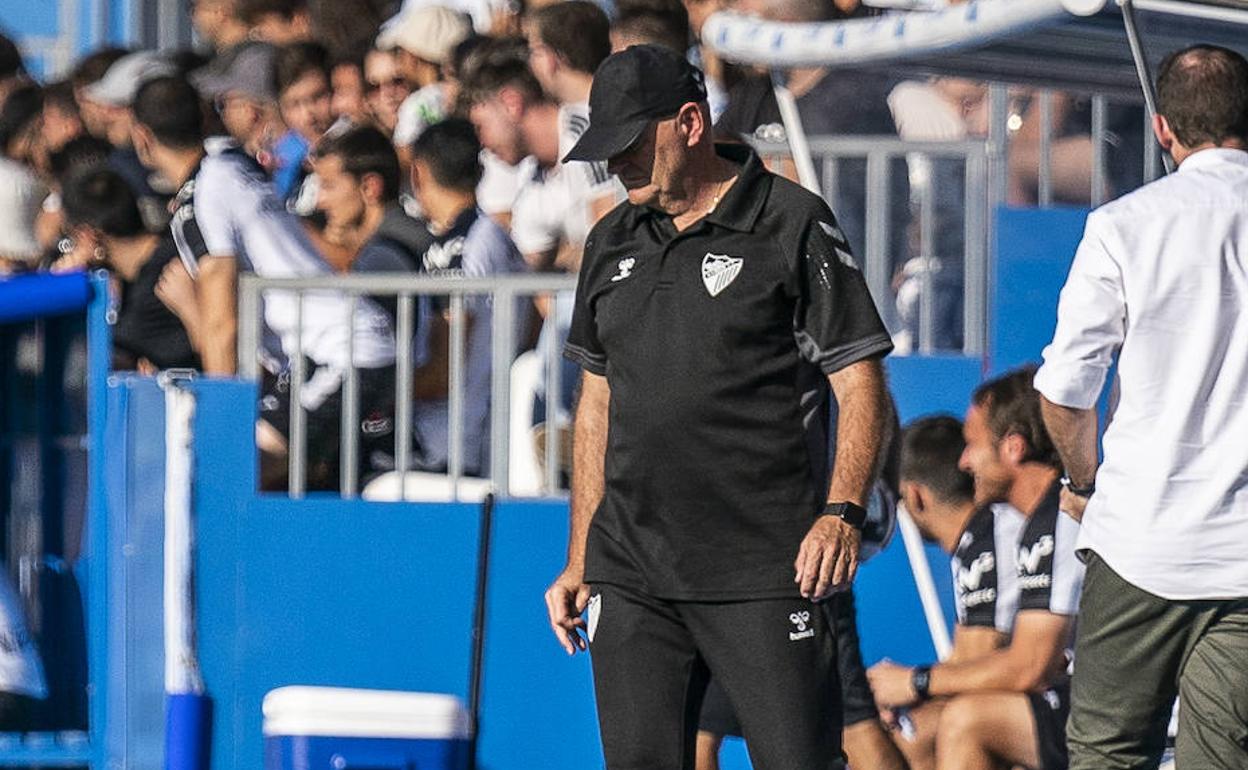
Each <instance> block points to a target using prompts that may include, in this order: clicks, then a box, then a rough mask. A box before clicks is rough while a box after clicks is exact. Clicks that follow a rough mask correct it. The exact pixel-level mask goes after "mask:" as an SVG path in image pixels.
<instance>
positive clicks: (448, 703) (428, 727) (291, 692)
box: [263, 686, 471, 740]
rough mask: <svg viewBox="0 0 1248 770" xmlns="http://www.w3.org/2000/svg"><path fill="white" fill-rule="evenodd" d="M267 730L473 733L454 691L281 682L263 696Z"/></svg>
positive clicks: (426, 735)
mask: <svg viewBox="0 0 1248 770" xmlns="http://www.w3.org/2000/svg"><path fill="white" fill-rule="evenodd" d="M263 711H264V734H265V735H266V736H270V737H277V736H283V735H299V736H333V737H342V738H409V739H411V738H419V739H435V740H436V739H443V740H445V739H455V738H467V737H469V735H470V734H471V727H470V724H469V719H468V712H467V710H466V709H465V708H464V705H463V703H462V702H461V701H460V699H459V698H457V697H455V696H453V695H444V694H441V693H427V692H399V691H395V690H355V689H348V688H343V687H304V686H293V687H280V688H278V689H276V690H271V691H270V692H269V693H268V694H267V695H265V696H264V706H263Z"/></svg>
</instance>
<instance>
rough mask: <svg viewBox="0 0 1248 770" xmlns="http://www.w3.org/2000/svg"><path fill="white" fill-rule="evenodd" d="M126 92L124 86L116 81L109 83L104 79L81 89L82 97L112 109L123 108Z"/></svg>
mask: <svg viewBox="0 0 1248 770" xmlns="http://www.w3.org/2000/svg"><path fill="white" fill-rule="evenodd" d="M126 90H127V89H126V88H125V84H123V83H118V82H117V81H116V80H113V81H109V80H108V79H107V77H106V78H104V79H101V80H97V81H95V82H94V83H92V84H91V85H89V86H87V87H86V88H84V89H82V92H83V95H84V96H86V97H87V98H88V99H90V100H91V101H93V102H98V103H100V104H107V105H109V106H112V107H124V106H126V103H127V102H126V96H127V94H126ZM131 96H133V95H131Z"/></svg>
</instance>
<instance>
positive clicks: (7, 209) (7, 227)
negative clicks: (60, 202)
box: [0, 158, 47, 260]
mask: <svg viewBox="0 0 1248 770" xmlns="http://www.w3.org/2000/svg"><path fill="white" fill-rule="evenodd" d="M46 192H47V191H46V190H44V189H43V185H42V184H40V182H39V178H38V177H37V176H35V173H34V172H33V171H31V170H30V169H29V168H27V167H26V166H24V165H22V164H21V163H17V162H15V161H12V160H9V159H8V158H0V257H8V258H9V259H20V260H36V259H38V258H39V256H40V254H41V250H40V248H39V239H38V238H36V237H35V219H36V217H38V216H39V209H40V208H42V207H43V199H44V197H45V195H46Z"/></svg>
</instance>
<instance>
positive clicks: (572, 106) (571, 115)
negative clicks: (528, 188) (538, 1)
mask: <svg viewBox="0 0 1248 770" xmlns="http://www.w3.org/2000/svg"><path fill="white" fill-rule="evenodd" d="M610 32H611V24H610V22H609V21H608V20H607V15H606V14H605V13H603V11H602V9H601V8H599V7H598V6H597V5H594V4H593V3H591V2H587V0H566V2H562V3H556V4H555V5H548V6H546V7H545V8H541V9H539V10H538V11H536V12H534V13H533V15H532V16H531V17H530V23H529V24H528V42H529V67H530V68H532V70H533V75H534V77H536V78H537V82H538V83H540V84H541V86H542V90H544V91H545V92H546V93H547V94H549V95H550V96H551V97H553V98H554V99H555V101H556V102H558V103H559V159H560V161H562V160H563V157H564V156H565V155H567V154H568V152H570V151H571V150H572V146H573V145H574V144H576V140H577V139H580V138H581V134H583V133H585V129H586V128H588V127H589V89H590V86H591V85H593V82H594V71H595V70H597V69H598V65H599V64H602V60H603V59H605V58H607V57H608V56H610V55H611V35H610ZM560 174H561V175H562V176H563V184H564V185H566V186H567V188H568V193H569V198H570V200H569V203H570V204H572V206H573V207H574V210H575V211H577V212H579V215H580V216H584V217H585V223H584V224H583V225H582V224H580V223H577V225H576V227H575V228H574V231H573V232H572V233H571V235H572V236H573V237H572V241H573V244H574V245H579V244H580V243H583V242H584V240H585V238H584V236H585V235H586V234H588V232H589V228H590V227H591V226H592V225H593V224H594V223H595V222H597V221H598V220H599V219H600V218H601V217H602V215H604V214H606V213H607V212H608V211H610V210H611V209H613V208H615V206H616V204H618V203H620V202H621V201H622V200H624V188H623V187H622V186H621V185H620V183H619V182H618V181H617V180H616V179H615V178H614V177H613V176H611V174H610V173H609V172H608V171H607V164H606V163H584V162H579V161H573V162H571V163H561V164H560ZM582 230H583V232H582ZM578 261H579V260H578Z"/></svg>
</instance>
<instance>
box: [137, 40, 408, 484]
mask: <svg viewBox="0 0 1248 770" xmlns="http://www.w3.org/2000/svg"><path fill="white" fill-rule="evenodd" d="M236 64H237V61H236ZM236 74H239V75H240V76H242V75H246V76H247V77H254V76H255V75H254V73H250V74H247V73H236ZM226 80H228V78H226ZM221 85H222V86H223V87H224V88H226V90H227V91H228V88H229V84H228V82H226V83H222V84H221ZM134 112H135V120H136V124H137V125H136V128H135V132H134V134H135V147H136V149H137V150H138V151H139V153H140V155H141V157H143V158H144V160H145V162H146V163H148V164H149V165H150V167H151V168H152V169H153V170H155V171H159V172H160V173H161V174H162V175H164V177H165V178H166V179H169V180H170V181H172V182H173V183H175V184H177V185H178V188H179V189H178V193H177V195H176V196H175V199H174V209H173V217H172V221H171V224H170V228H171V230H172V234H173V238H174V242H175V243H176V244H177V247H178V251H179V254H180V256H181V260H180V262H175V263H171V264H170V266H169V268H168V269H167V270H166V274H165V277H166V279H167V280H169V281H177V282H181V283H183V284H185V283H187V282H188V281H193V282H194V291H193V292H190V293H189V294H190V301H189V303H188V304H187V306H185V307H183V308H181V309H180V311H179V312H180V313H185V314H186V315H188V316H192V317H197V319H198V327H199V329H200V330H201V332H200V335H199V340H198V342H199V353H200V357H201V358H202V360H203V364H204V371H205V372H206V373H208V374H218V375H232V374H235V373H236V371H237V360H236V356H235V346H236V336H237V335H236V330H237V328H238V317H237V310H236V307H237V285H236V283H237V276H238V274H239V273H240V272H242V271H245V270H251V271H254V272H255V273H256V274H257V275H259V276H260V277H262V278H289V277H315V276H327V275H331V274H332V270H331V269H330V267H329V265H328V264H327V263H326V262H325V261H324V259H322V257H321V256H320V254H319V253H317V251H316V250H315V248H314V247H313V246H312V244H311V241H310V240H309V239H308V235H307V232H306V231H305V230H304V227H303V224H302V223H301V222H300V221H299V219H298V218H297V217H295V215H293V214H291V213H290V212H289V211H287V210H286V207H285V206H284V205H282V203H281V201H280V200H278V198H277V196H276V194H275V192H274V190H273V187H272V185H271V184H270V183H269V181H268V178H267V176H266V175H265V174H264V171H263V170H262V169H261V168H260V166H259V165H258V164H257V163H256V162H255V161H254V160H253V159H252V158H251V157H249V156H248V155H247V154H246V153H245V152H243V151H242V150H241V148H240V147H239V146H238V145H237V144H236V143H234V142H231V141H230V140H228V139H225V138H222V137H214V138H212V139H209V140H205V138H204V135H203V134H204V131H203V111H202V107H201V103H200V98H199V95H198V94H197V93H196V91H195V89H194V88H193V87H192V86H191V85H190V83H188V82H187V81H186V80H185V79H182V78H179V77H167V78H157V79H155V80H152V81H149V82H148V83H146V84H144V86H143V87H142V88H141V89H140V90H139V93H138V96H137V97H136V99H135V106H134ZM263 306H264V321H265V324H266V326H267V328H268V330H270V331H271V332H272V333H273V335H272V336H274V337H276V340H275V341H276V342H280V344H275V341H270V342H268V344H267V345H265V347H264V350H261V351H255V352H252V351H248V352H247V354H248V355H261V359H262V361H264V362H265V364H266V371H268V374H269V376H268V377H266V378H265V381H264V382H263V383H262V390H263V391H264V392H263V397H262V398H261V418H262V419H261V426H260V429H259V431H258V443H259V444H260V446H261V449H262V450H263V451H264V455H263V457H264V458H267V459H268V460H270V461H271V462H268V463H262V470H263V469H266V468H267V471H266V473H265V476H266V485H268V486H274V485H277V483H278V481H279V480H280V479H281V477H282V471H283V468H284V462H282V461H281V460H282V458H284V457H285V456H286V452H287V446H286V441H287V439H288V438H289V437H290V434H289V425H288V420H289V414H290V398H291V384H290V378H291V377H293V376H295V372H296V371H297V369H292V368H291V364H292V363H293V362H294V359H296V357H297V356H302V357H303V358H304V359H305V362H304V363H305V366H304V367H302V368H303V369H304V372H305V375H306V382H304V383H302V393H301V398H302V407H303V408H305V409H306V410H307V418H308V419H307V435H306V439H307V442H308V446H307V450H308V451H307V457H308V459H309V461H310V466H311V467H312V468H313V469H314V470H315V473H310V474H309V488H312V487H317V488H322V487H323V488H330V489H333V488H336V487H337V475H338V452H339V447H340V442H339V432H340V423H341V416H340V413H339V409H340V401H341V391H342V383H343V378H344V376H345V375H346V371H347V369H348V368H349V367H355V368H356V369H357V371H358V374H359V378H360V379H359V383H360V391H359V392H360V410H359V414H360V426H361V427H360V430H361V437H360V440H361V451H360V453H359V456H360V459H361V463H362V464H363V465H362V467H361V469H360V471H361V473H362V474H364V475H367V474H368V473H370V472H373V471H380V470H383V469H385V470H388V469H389V468H387V467H386V466H385V462H386V459H385V458H386V457H388V456H389V454H388V453H390V452H392V451H393V443H394V442H393V438H392V436H393V430H394V422H393V420H394V418H393V410H394V363H395V346H394V330H393V329H392V327H391V326H390V322H389V319H388V318H387V317H386V315H385V313H384V312H383V311H382V310H381V308H380V307H378V306H377V305H376V304H375V303H373V302H372V301H371V300H368V299H367V298H364V299H361V300H360V301H359V302H358V304H357V306H356V308H355V313H354V316H352V315H350V305H349V303H348V300H347V298H346V297H345V296H344V295H343V294H341V293H339V292H331V291H315V292H306V293H303V294H299V295H296V294H295V293H293V292H279V291H273V292H269V293H268V294H267V295H266V296H265V297H264V303H263ZM352 336H354V340H353V341H352V340H351V337H352ZM269 339H270V336H269V335H266V340H269ZM349 347H350V348H351V349H352V350H353V359H351V360H349V359H348V355H347V351H348V348H349ZM374 464H376V467H374Z"/></svg>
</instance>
